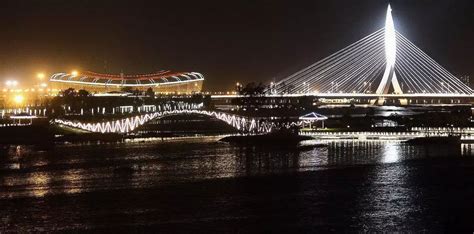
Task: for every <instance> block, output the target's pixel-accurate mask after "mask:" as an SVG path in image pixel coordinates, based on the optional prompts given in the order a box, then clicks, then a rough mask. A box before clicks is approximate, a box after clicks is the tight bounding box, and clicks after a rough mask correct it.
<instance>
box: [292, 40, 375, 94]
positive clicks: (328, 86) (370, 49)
mask: <svg viewBox="0 0 474 234" xmlns="http://www.w3.org/2000/svg"><path fill="white" fill-rule="evenodd" d="M382 40H383V37H382V35H380V36H379V37H378V38H377V39H376V41H370V42H369V43H370V44H367V43H366V44H363V45H361V46H360V47H359V48H357V49H356V50H354V51H353V52H352V54H351V55H349V56H346V57H345V58H335V61H334V62H332V63H329V64H327V66H325V67H322V68H321V69H320V70H318V71H316V72H313V74H312V77H310V78H309V79H308V80H307V81H306V82H307V83H308V84H309V85H313V86H316V87H317V89H318V90H320V92H331V93H335V92H338V91H339V89H337V86H339V85H341V84H342V83H344V82H347V81H349V80H350V79H348V78H349V77H348V76H347V74H351V73H355V71H356V70H358V69H359V68H360V66H361V64H363V63H364V62H365V63H366V64H367V63H369V62H367V61H371V62H374V61H375V60H374V58H373V56H375V54H379V55H380V56H381V55H382V54H383V50H382V47H379V48H377V47H375V46H374V45H375V44H378V43H377V41H382ZM293 83H294V82H293ZM295 86H296V88H295V90H298V89H301V83H300V84H299V86H297V85H295Z"/></svg>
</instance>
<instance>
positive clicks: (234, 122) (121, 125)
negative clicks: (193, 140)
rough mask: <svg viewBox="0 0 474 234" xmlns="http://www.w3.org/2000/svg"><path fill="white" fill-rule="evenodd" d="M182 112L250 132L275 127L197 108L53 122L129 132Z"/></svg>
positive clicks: (265, 131)
mask: <svg viewBox="0 0 474 234" xmlns="http://www.w3.org/2000/svg"><path fill="white" fill-rule="evenodd" d="M182 114H198V115H206V116H210V117H213V118H216V119H219V120H221V121H224V122H226V123H227V124H229V125H231V126H232V127H234V128H236V129H237V130H240V131H244V132H250V133H268V132H270V131H271V130H272V128H273V127H274V124H273V123H270V122H266V121H263V122H260V121H258V120H257V119H255V118H246V117H242V116H238V115H232V114H227V113H222V112H216V111H206V110H196V109H188V110H186V109H180V110H178V109H177V110H168V111H159V112H154V113H148V114H143V115H139V116H134V117H130V118H125V119H122V120H116V121H105V122H99V123H84V122H79V121H70V120H64V119H54V120H53V123H55V124H58V125H64V126H67V127H71V128H77V129H81V130H85V131H88V132H98V133H129V132H132V131H134V130H135V129H137V128H139V127H140V126H142V125H144V124H146V123H147V122H149V121H151V120H154V119H157V118H163V117H166V116H172V115H182Z"/></svg>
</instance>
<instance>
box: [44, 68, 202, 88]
mask: <svg viewBox="0 0 474 234" xmlns="http://www.w3.org/2000/svg"><path fill="white" fill-rule="evenodd" d="M200 80H204V76H203V75H202V74H200V73H197V72H171V71H159V72H156V73H153V74H144V75H124V74H119V75H115V74H100V73H95V72H90V71H85V72H81V73H80V74H78V75H73V74H69V73H56V74H53V75H52V76H51V78H50V81H51V82H63V83H74V84H84V85H100V86H104V85H105V86H121V87H137V86H160V85H173V84H182V83H187V82H195V81H200Z"/></svg>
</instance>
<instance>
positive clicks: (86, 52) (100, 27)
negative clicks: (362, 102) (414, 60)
mask: <svg viewBox="0 0 474 234" xmlns="http://www.w3.org/2000/svg"><path fill="white" fill-rule="evenodd" d="M342 2H343V1H336V2H332V3H325V2H300V3H299V4H289V3H287V2H283V1H282V2H280V1H277V2H275V1H271V2H269V1H259V2H257V3H245V2H244V3H242V2H240V3H233V4H230V6H223V4H220V3H217V2H212V1H205V2H203V3H199V4H198V3H194V4H193V3H189V4H190V5H187V6H179V4H173V3H161V4H153V3H151V2H140V3H133V4H131V3H125V2H121V1H119V2H114V3H113V4H112V2H109V1H101V2H100V3H96V2H79V1H78V2H72V4H71V2H68V4H62V3H61V2H59V1H43V2H33V3H30V2H28V1H10V2H9V1H7V2H6V3H5V7H4V8H3V10H2V11H3V12H2V17H3V18H4V21H3V23H1V24H2V28H4V30H5V35H8V36H7V37H4V38H3V39H0V41H2V42H3V43H2V45H3V46H2V48H1V49H2V51H4V53H2V54H1V55H0V56H1V57H3V58H2V60H3V63H2V64H0V75H1V79H2V80H7V79H11V78H14V79H17V80H19V81H20V82H26V81H29V80H30V79H31V78H32V77H34V76H35V74H36V72H38V71H40V72H45V73H47V74H52V73H55V72H60V71H70V70H71V69H78V70H89V71H96V72H107V73H112V74H117V73H120V72H124V73H126V74H145V73H149V72H154V71H158V70H161V69H171V70H189V71H196V72H200V73H202V74H204V76H205V77H206V83H205V85H204V90H229V89H231V88H232V87H233V85H234V84H235V82H236V81H239V82H241V83H246V82H250V81H256V82H266V83H268V82H270V81H271V80H272V78H274V79H275V80H278V79H280V78H282V77H284V76H285V75H288V74H289V73H292V72H294V71H296V70H298V69H300V68H302V67H304V66H307V65H308V64H310V63H312V62H313V61H315V60H317V59H320V58H323V57H325V56H327V55H329V54H331V53H333V52H335V51H336V50H337V49H339V48H341V47H343V46H345V45H347V44H348V43H350V42H352V41H355V40H357V39H359V38H360V37H362V36H363V35H365V34H367V33H368V32H371V31H373V30H374V29H375V30H376V29H379V28H381V27H383V24H384V13H385V8H386V5H387V3H388V2H387V1H364V2H362V3H355V2H345V3H344V4H342ZM390 4H392V6H393V8H394V12H393V13H394V15H395V25H396V27H397V29H398V30H399V31H401V32H404V34H405V35H407V37H409V38H410V39H411V40H412V41H413V42H414V43H415V44H417V45H422V47H421V48H422V49H424V50H425V51H426V52H427V53H428V54H429V55H432V57H433V58H435V59H436V60H438V61H439V62H440V63H441V64H443V65H445V66H446V68H447V69H448V70H450V71H453V73H454V74H455V75H457V76H458V77H459V76H461V75H465V74H466V75H470V74H472V68H471V67H472V65H471V64H470V63H469V61H470V60H472V59H471V58H472V56H473V55H472V54H473V53H472V51H473V50H474V49H473V48H472V46H470V45H469V44H468V43H469V40H466V42H464V41H462V38H471V37H472V32H471V30H469V27H468V25H467V24H468V23H469V22H470V20H471V19H472V18H473V15H472V13H467V14H466V12H467V10H468V9H470V6H472V3H470V2H469V1H456V2H455V3H449V2H443V1H432V2H429V3H428V2H416V3H412V2H409V1H391V2H390ZM215 8H219V9H221V10H219V12H216V11H213V9H215ZM19 10H21V13H20V14H21V15H22V17H21V18H20V17H18V15H17V12H16V11H19ZM12 12H16V14H13V13H12ZM177 12H179V14H180V15H181V17H179V18H174V17H172V16H173V15H174V14H175V13H177ZM420 14H423V17H418V16H419V15H420ZM104 16H105V17H104ZM243 16H245V17H243ZM217 19H219V20H217ZM406 25H410V27H406ZM440 32H442V33H440ZM454 33H455V34H454Z"/></svg>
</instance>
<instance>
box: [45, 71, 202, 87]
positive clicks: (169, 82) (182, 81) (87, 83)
mask: <svg viewBox="0 0 474 234" xmlns="http://www.w3.org/2000/svg"><path fill="white" fill-rule="evenodd" d="M57 76H61V78H59V79H57V78H56V77H57ZM65 76H68V75H67V74H65V75H64V73H60V74H54V75H53V76H52V77H51V79H50V81H51V82H62V83H74V84H83V85H94V86H97V85H100V86H115V87H117V86H119V87H139V86H140V87H143V86H153V87H155V86H166V85H173V84H181V83H189V82H195V81H202V80H204V78H203V77H202V75H201V76H198V77H199V78H196V79H195V80H188V79H187V80H179V81H166V82H163V83H150V84H124V83H121V84H112V83H97V82H88V81H76V80H62V78H63V77H65ZM194 77H197V76H194ZM188 78H190V77H189V76H188ZM161 79H164V78H161Z"/></svg>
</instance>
